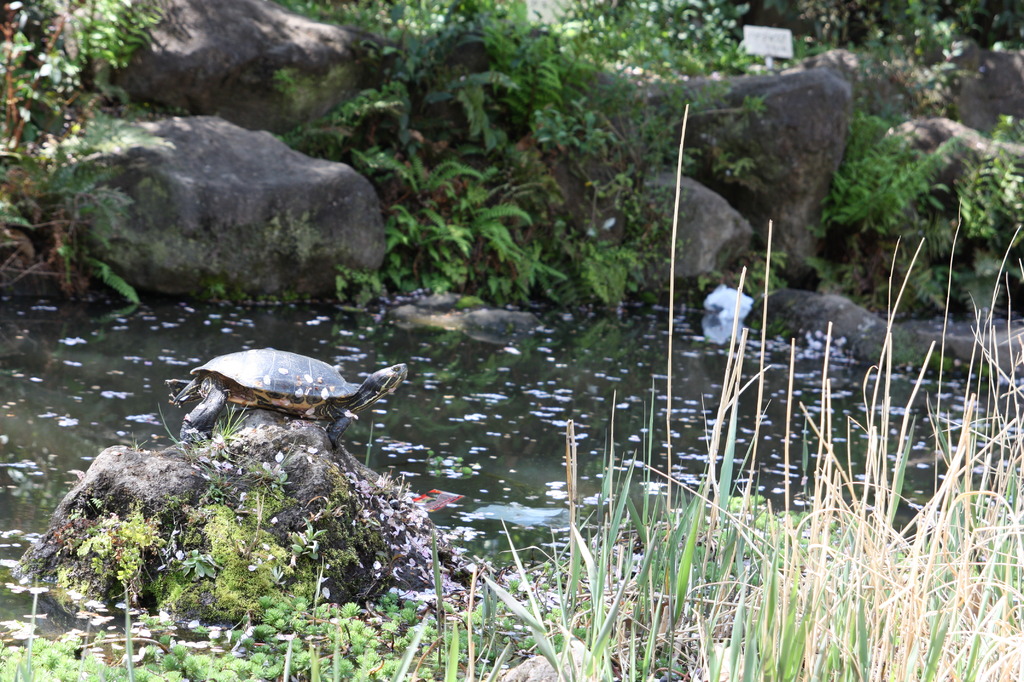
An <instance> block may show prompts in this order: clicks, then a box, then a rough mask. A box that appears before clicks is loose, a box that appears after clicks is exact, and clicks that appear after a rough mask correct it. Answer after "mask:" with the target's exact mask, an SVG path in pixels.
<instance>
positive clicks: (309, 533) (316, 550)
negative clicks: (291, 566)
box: [289, 519, 327, 561]
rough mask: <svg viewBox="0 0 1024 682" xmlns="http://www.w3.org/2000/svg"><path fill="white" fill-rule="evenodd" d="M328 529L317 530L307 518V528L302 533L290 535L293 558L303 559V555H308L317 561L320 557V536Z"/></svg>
mask: <svg viewBox="0 0 1024 682" xmlns="http://www.w3.org/2000/svg"><path fill="white" fill-rule="evenodd" d="M326 532H327V531H324V530H316V529H315V528H313V524H312V523H311V522H310V521H309V519H306V529H305V530H304V531H302V532H301V533H296V532H293V533H289V537H290V538H291V540H292V544H291V551H292V559H293V561H294V560H295V559H301V558H302V557H305V556H308V557H309V558H310V559H312V560H314V561H317V560H319V559H320V538H321V537H323V535H324V534H325V533H326Z"/></svg>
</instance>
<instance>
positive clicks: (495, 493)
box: [0, 299, 962, 620]
mask: <svg viewBox="0 0 1024 682" xmlns="http://www.w3.org/2000/svg"><path fill="white" fill-rule="evenodd" d="M539 314H540V317H541V319H542V320H543V323H544V328H543V329H542V330H541V331H539V332H537V333H535V334H533V335H530V336H526V337H522V338H518V339H515V340H510V341H508V342H506V343H503V344H502V343H499V344H495V343H488V342H484V341H478V340H474V339H472V338H469V337H468V336H466V335H464V334H462V333H459V332H445V331H435V330H424V329H413V330H408V329H402V328H399V327H397V326H396V325H394V324H392V323H391V322H390V321H389V319H388V318H387V315H386V313H385V312H383V311H381V312H379V313H377V314H369V313H362V312H358V313H357V312H351V311H346V310H343V309H342V308H340V307H339V306H334V305H281V306H240V305H217V304H185V303H180V302H173V301H169V302H159V301H158V302H150V303H147V304H146V305H143V306H139V307H137V308H134V309H123V308H120V307H119V306H118V305H115V304H98V303H93V304H84V303H65V302H60V303H50V302H38V301H25V300H19V299H9V300H3V299H0V584H2V583H5V582H11V581H12V580H13V578H12V577H11V574H10V569H11V568H12V566H13V565H14V563H15V562H16V561H17V559H18V558H19V557H20V556H21V554H22V553H23V551H24V550H25V548H26V547H27V544H28V543H29V542H30V541H31V539H32V537H33V535H34V534H37V533H40V532H42V531H43V530H44V529H45V527H46V525H47V522H48V519H49V515H50V513H51V511H52V510H53V508H54V507H55V506H56V504H57V503H58V502H59V501H60V499H61V497H62V496H63V495H64V493H65V492H66V491H67V490H68V489H69V487H70V486H71V485H72V483H73V481H74V480H75V477H76V474H75V473H74V471H75V470H85V469H86V468H88V466H89V461H90V460H91V459H92V458H94V457H95V456H96V454H97V453H98V452H100V451H101V450H102V449H103V448H105V447H108V446H111V445H115V444H127V445H139V446H143V447H146V448H160V447H164V446H166V445H168V444H170V442H171V437H170V435H169V432H170V433H174V434H177V431H178V428H179V427H180V424H181V418H182V416H183V415H184V413H185V410H183V409H178V408H174V407H172V406H170V405H169V404H168V402H167V390H166V387H165V386H164V381H165V380H166V379H170V378H175V377H180V378H184V377H185V376H186V375H187V374H188V371H189V370H190V369H191V368H193V367H195V366H197V365H199V364H201V363H202V362H205V361H206V360H207V359H209V358H211V357H213V356H216V355H219V354H222V353H229V352H234V351H237V350H242V349H247V348H259V347H265V346H272V347H276V348H280V349H284V350H290V351H294V352H297V353H303V354H306V355H310V356H313V357H316V358H319V359H321V360H324V361H327V362H329V363H331V364H339V365H341V366H342V368H343V374H344V375H345V376H346V378H347V379H349V381H356V382H358V381H361V379H362V378H363V377H365V376H366V375H367V374H368V373H370V372H372V371H374V370H376V369H379V368H381V367H383V366H386V365H391V364H394V363H397V362H405V363H407V364H408V365H409V379H408V380H407V382H406V383H405V384H404V385H403V386H401V387H400V388H399V389H398V391H397V392H396V393H394V394H393V395H391V396H389V397H388V398H387V399H386V400H382V401H380V402H379V403H377V404H376V405H375V406H374V408H373V409H372V413H369V414H367V413H364V414H363V415H362V418H361V419H359V421H357V422H356V423H355V424H354V425H353V426H352V427H351V428H350V429H349V430H348V432H347V433H346V434H345V436H344V438H343V440H344V442H345V444H346V447H347V448H348V450H349V451H350V452H351V453H353V454H354V455H355V456H356V457H357V458H360V459H363V458H366V460H367V463H368V464H369V465H370V466H371V467H373V468H374V469H376V470H378V471H382V472H383V471H391V472H393V473H394V474H395V475H405V476H406V477H407V479H408V482H409V485H410V488H411V489H412V490H414V491H421V492H426V491H429V490H431V489H435V488H436V489H441V490H445V491H449V492H453V493H458V494H461V495H464V496H465V498H464V499H462V500H461V501H460V502H458V503H456V504H454V505H450V506H448V507H446V508H444V509H442V510H440V511H438V512H434V513H433V515H432V516H433V518H434V519H435V521H436V522H437V523H438V524H439V525H441V526H443V527H445V528H447V529H449V530H451V531H452V532H454V533H455V535H456V536H457V537H458V538H459V541H460V542H462V543H464V544H467V545H468V546H469V547H470V549H471V550H472V551H474V552H477V553H480V554H489V555H491V556H492V557H497V555H498V553H499V552H500V551H503V550H505V549H506V548H507V541H506V540H505V539H504V536H503V533H502V530H501V529H502V525H501V521H500V520H499V517H503V518H505V519H506V521H507V522H508V523H509V527H510V528H511V529H512V530H513V531H514V537H515V539H516V542H517V543H518V544H520V545H525V544H530V543H537V544H543V543H545V542H550V541H551V539H552V535H553V533H555V534H557V529H558V528H559V527H561V526H563V525H564V523H565V520H566V518H567V516H566V514H565V509H566V501H565V496H566V494H565V490H566V483H565V467H564V454H565V429H566V424H567V422H568V421H569V420H572V421H573V422H574V425H575V431H576V436H577V442H578V453H579V457H580V464H579V472H580V478H581V492H582V494H583V495H586V496H593V495H594V494H595V493H596V492H597V491H598V490H600V486H601V480H602V477H603V475H604V469H605V463H606V461H607V453H608V452H609V447H610V446H613V447H614V452H615V454H616V457H617V459H619V460H629V459H631V458H633V457H634V456H635V457H637V458H641V459H642V458H643V457H644V456H645V453H646V452H647V450H648V438H647V433H648V426H649V425H651V424H652V423H653V427H654V431H653V433H654V434H655V437H654V447H653V450H654V452H656V453H662V452H664V446H663V441H664V439H665V436H664V431H665V407H666V399H665V391H666V383H667V382H666V346H667V339H668V335H667V331H666V329H667V322H666V321H667V311H665V310H664V309H661V310H651V309H639V308H638V309H627V310H625V311H620V312H619V313H614V312H608V313H601V314H587V313H578V314H569V313H564V312H541V313H539ZM699 329H700V313H699V311H695V312H693V314H692V315H691V314H687V313H684V314H683V315H682V317H681V318H680V317H677V320H676V327H675V330H676V331H675V336H674V339H673V345H674V353H673V355H674V358H673V402H672V429H673V435H672V439H673V452H674V462H675V464H676V466H677V468H676V474H677V475H678V476H679V477H680V478H681V479H682V480H684V481H686V482H687V483H690V484H696V483H698V482H699V480H700V477H701V475H702V473H703V472H704V470H705V466H706V461H707V457H708V439H707V433H708V430H709V428H710V420H713V419H714V417H715V415H716V413H717V409H718V405H719V400H720V392H721V385H722V379H723V375H724V372H725V368H726V361H727V360H726V358H727V353H726V350H725V348H724V347H722V346H719V345H713V344H710V343H708V342H707V341H705V340H704V338H703V337H702V336H701V335H700V332H699ZM757 352H758V349H757V344H753V348H752V349H751V350H748V353H747V365H748V366H747V367H746V372H745V376H747V377H751V376H753V375H754V374H755V373H756V371H757V362H756V360H757V357H756V356H757ZM767 352H768V359H769V363H770V364H771V366H772V367H771V369H770V370H769V371H768V373H767V375H766V386H765V406H764V408H763V414H764V416H765V425H764V427H763V430H762V432H761V442H760V443H759V444H758V460H759V461H758V463H757V465H756V467H755V470H756V472H757V483H758V487H759V488H760V489H761V490H762V492H763V493H764V494H765V495H767V496H769V497H771V498H775V499H779V497H780V491H781V486H782V484H783V481H784V480H785V479H786V477H787V475H788V477H789V479H790V481H791V482H792V485H794V486H795V487H794V491H797V490H799V485H800V481H801V479H802V478H803V474H804V471H803V469H802V467H801V458H800V456H801V452H802V449H803V444H804V440H805V438H806V437H807V436H806V431H807V430H806V428H805V417H804V416H803V414H802V412H801V410H800V409H799V407H798V406H797V405H794V406H793V410H792V412H793V417H792V424H791V426H792V433H793V436H792V438H793V442H792V445H793V449H792V460H793V466H792V467H791V469H790V471H789V472H786V471H784V466H783V443H782V441H783V434H784V433H785V419H786V404H785V403H786V395H787V386H788V365H789V345H788V343H782V342H781V341H774V342H770V343H769V345H768V348H767ZM822 364H823V360H822V357H821V351H820V342H815V341H805V342H802V343H801V344H799V347H798V357H797V361H796V372H795V382H796V387H795V399H796V400H799V401H800V402H802V403H803V404H804V406H805V407H806V408H807V409H808V410H809V411H810V412H811V413H812V414H817V413H818V411H819V403H820V399H819V395H820V393H821V369H822ZM864 373H865V367H863V366H861V365H857V364H855V363H852V362H849V361H846V360H844V359H842V358H841V357H839V358H834V359H833V360H832V361H831V362H830V365H829V376H830V377H831V380H832V397H833V401H834V409H835V410H836V412H843V413H848V414H849V415H851V417H852V418H854V419H856V420H858V421H860V422H863V418H862V417H861V414H862V413H863V407H862V406H863V402H864V401H863V398H862V391H863V388H862V383H863V381H864ZM913 380H914V377H911V376H906V377H897V378H896V380H895V382H894V386H893V390H892V395H893V404H894V405H897V406H902V405H904V404H905V402H906V400H907V396H909V395H910V390H911V388H912V385H913ZM924 389H925V390H926V391H930V392H931V393H932V395H931V396H929V397H930V399H931V400H933V401H934V398H935V395H934V394H935V393H936V392H937V389H936V387H935V385H934V384H933V383H926V384H925V386H924ZM944 391H945V392H946V395H945V396H944V397H943V401H944V402H943V410H944V411H949V412H950V413H951V414H953V415H956V414H959V411H960V405H961V403H962V397H961V394H962V391H961V390H960V389H958V388H956V387H955V386H954V387H952V388H950V387H944ZM756 397H757V394H756V388H754V387H752V388H750V389H748V390H747V392H746V393H745V394H744V397H743V399H742V400H741V419H740V422H739V423H740V427H739V431H738V435H739V440H740V447H739V448H738V451H739V452H745V451H746V450H747V447H748V444H749V439H750V438H751V434H752V433H753V431H752V428H753V425H754V420H755V416H756V414H757V410H756V407H757V405H756ZM652 405H653V406H654V410H655V414H654V416H653V422H652V416H651V408H652ZM922 405H923V403H922ZM897 416H898V415H897ZM837 423H842V422H841V421H839V420H837ZM894 424H895V426H896V427H897V428H898V426H899V422H898V420H895V421H894ZM613 425H614V429H613V428H612V427H613ZM917 433H918V434H919V435H920V437H919V442H918V444H917V452H916V453H914V455H915V457H917V458H918V459H920V460H921V463H920V464H918V465H917V466H916V468H915V469H914V470H912V471H911V472H910V473H909V474H908V486H909V487H910V488H912V489H913V490H914V491H916V492H918V493H920V494H922V495H924V494H927V493H928V490H930V488H931V485H932V480H933V478H934V475H935V473H934V470H933V467H932V465H931V463H930V461H929V453H930V452H931V450H932V446H931V441H930V438H929V437H928V436H929V434H930V433H931V428H930V427H929V426H928V424H927V410H926V409H925V408H924V407H921V408H920V418H919V419H918V428H917ZM810 448H811V452H812V453H813V452H814V449H815V448H814V446H813V445H811V446H810ZM660 461H661V463H662V464H663V462H664V460H663V459H661V460H660ZM658 463H659V460H658V458H657V457H656V459H655V464H658ZM812 466H813V465H812ZM856 466H857V465H856V462H854V467H855V468H856ZM26 599H27V597H22V596H15V595H12V594H10V593H9V592H8V591H6V590H0V620H3V619H5V618H6V617H8V614H10V613H12V610H13V611H18V610H24V608H25V600H26Z"/></svg>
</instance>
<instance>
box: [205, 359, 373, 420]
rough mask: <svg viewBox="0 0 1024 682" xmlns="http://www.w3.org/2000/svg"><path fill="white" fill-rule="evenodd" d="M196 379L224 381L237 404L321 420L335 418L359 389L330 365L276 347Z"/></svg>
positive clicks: (216, 365) (217, 363)
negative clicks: (212, 377) (210, 377)
mask: <svg viewBox="0 0 1024 682" xmlns="http://www.w3.org/2000/svg"><path fill="white" fill-rule="evenodd" d="M192 374H194V375H196V377H197V379H199V380H200V381H201V380H203V379H204V378H205V377H207V376H214V377H217V378H218V379H220V382H221V383H222V384H223V385H224V387H225V388H226V389H227V390H228V400H229V401H230V402H232V403H235V404H237V405H244V406H246V407H261V408H264V409H270V410H277V411H279V412H286V413H288V414H295V415H302V416H306V417H313V418H320V419H328V418H332V417H333V416H334V414H335V413H337V412H338V410H341V409H344V408H345V407H346V406H347V404H348V403H349V402H351V401H352V399H353V398H354V397H355V395H356V393H357V391H358V390H359V385H358V384H351V383H349V382H347V381H345V379H344V378H343V377H342V376H341V374H339V373H338V370H337V369H335V368H334V367H333V366H331V365H328V364H327V363H326V362H321V361H320V360H316V359H314V358H309V357H306V356H305V355H299V354H297V353H289V352H287V351H281V350H274V349H272V348H260V349H256V350H247V351H241V352H238V353H229V354H228V355H221V356H218V357H216V358H213V359H212V360H210V361H209V362H207V363H206V364H205V365H203V366H201V367H196V368H195V369H194V370H192Z"/></svg>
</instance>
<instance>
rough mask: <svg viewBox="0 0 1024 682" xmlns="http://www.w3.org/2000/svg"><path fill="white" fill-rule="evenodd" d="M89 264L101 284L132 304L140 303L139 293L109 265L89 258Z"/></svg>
mask: <svg viewBox="0 0 1024 682" xmlns="http://www.w3.org/2000/svg"><path fill="white" fill-rule="evenodd" d="M88 263H89V265H90V266H91V267H92V271H93V274H94V275H96V276H97V277H98V278H99V280H100V281H101V282H103V283H104V284H105V285H107V286H108V287H110V288H111V289H113V290H114V291H116V292H117V293H118V294H120V295H121V296H122V297H123V298H125V299H126V300H127V301H129V302H130V303H139V293H138V292H137V291H135V287H133V286H132V285H131V284H129V283H128V282H126V281H125V280H124V278H123V277H121V276H120V275H119V274H117V273H116V272H114V270H113V269H112V268H111V267H110V266H109V265H107V264H106V263H104V262H103V261H101V260H97V259H95V258H89V259H88Z"/></svg>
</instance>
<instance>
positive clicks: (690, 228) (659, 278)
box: [651, 174, 754, 287]
mask: <svg viewBox="0 0 1024 682" xmlns="http://www.w3.org/2000/svg"><path fill="white" fill-rule="evenodd" d="M652 184H653V185H654V186H656V187H669V188H670V189H672V191H673V192H674V191H675V177H674V176H672V175H671V174H663V175H661V176H659V177H657V178H655V179H654V181H653V183H652ZM679 184H680V194H679V221H678V225H677V227H678V233H677V240H676V271H675V275H676V279H677V280H680V279H690V278H693V277H699V276H700V275H707V274H710V273H712V272H715V271H721V270H724V269H725V268H727V267H729V266H730V265H732V264H733V263H734V262H735V261H736V259H737V258H738V257H740V256H742V255H743V254H745V253H746V252H747V250H748V249H749V248H750V241H751V238H752V237H753V236H754V230H753V228H752V227H750V223H748V222H747V220H746V218H744V217H743V216H742V215H740V213H739V211H737V210H736V209H734V208H733V207H732V206H730V205H729V202H727V201H726V200H725V199H723V198H722V197H720V196H719V195H718V194H716V193H715V192H713V191H711V190H710V189H708V188H707V187H705V186H704V185H702V184H701V183H699V182H697V181H696V180H694V179H693V178H687V177H683V178H680V183H679ZM662 252H663V253H668V252H669V245H668V244H666V245H665V248H664V249H662ZM668 269H669V263H668V261H667V260H666V261H665V262H664V263H663V264H662V265H661V266H660V267H659V268H658V269H657V270H656V271H655V272H654V273H652V275H651V278H652V280H653V281H652V282H651V284H652V286H655V287H659V286H661V285H667V284H668V280H669V272H668Z"/></svg>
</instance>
